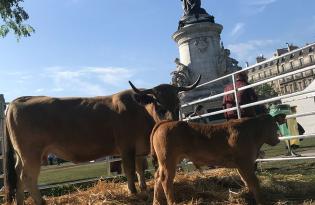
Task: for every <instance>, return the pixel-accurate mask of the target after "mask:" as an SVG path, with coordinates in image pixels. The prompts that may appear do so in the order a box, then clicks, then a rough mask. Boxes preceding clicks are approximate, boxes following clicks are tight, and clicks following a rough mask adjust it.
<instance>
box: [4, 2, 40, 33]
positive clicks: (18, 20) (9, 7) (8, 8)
mask: <svg viewBox="0 0 315 205" xmlns="http://www.w3.org/2000/svg"><path fill="white" fill-rule="evenodd" d="M22 2H23V0H0V16H1V19H2V23H1V24H0V36H1V37H5V36H6V35H7V34H8V33H9V32H10V31H13V32H14V34H15V35H16V37H17V38H18V39H19V38H21V37H28V36H30V35H31V33H33V32H34V31H35V30H34V28H33V27H32V26H30V25H28V24H25V23H24V22H25V21H26V20H27V19H28V18H29V16H28V14H27V13H26V11H25V10H24V9H23V7H21V6H20V4H21V3H22Z"/></svg>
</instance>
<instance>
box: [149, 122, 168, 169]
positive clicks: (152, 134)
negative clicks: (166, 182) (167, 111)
mask: <svg viewBox="0 0 315 205" xmlns="http://www.w3.org/2000/svg"><path fill="white" fill-rule="evenodd" d="M167 122H170V120H165V121H161V122H159V123H157V124H155V126H154V127H153V129H152V132H151V136H150V143H151V157H152V163H153V166H154V168H155V170H157V168H158V161H157V156H156V152H155V149H154V145H153V137H154V134H155V132H156V130H157V129H158V128H159V127H160V126H161V125H162V124H164V123H167Z"/></svg>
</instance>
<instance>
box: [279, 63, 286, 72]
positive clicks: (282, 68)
mask: <svg viewBox="0 0 315 205" xmlns="http://www.w3.org/2000/svg"><path fill="white" fill-rule="evenodd" d="M284 70H285V66H284V64H281V71H280V72H281V73H283V72H284Z"/></svg>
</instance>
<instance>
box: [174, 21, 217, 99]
mask: <svg viewBox="0 0 315 205" xmlns="http://www.w3.org/2000/svg"><path fill="white" fill-rule="evenodd" d="M222 29H223V26H222V25H220V24H217V23H212V22H198V23H192V24H188V25H185V26H184V27H181V28H179V30H178V31H176V32H175V33H174V34H173V39H174V40H175V41H176V42H177V44H178V47H179V54H180V62H181V63H182V64H184V65H186V66H187V67H188V68H189V72H190V80H191V82H194V81H195V80H196V79H197V77H198V75H199V74H200V75H201V76H202V78H201V83H205V82H208V81H211V80H213V79H216V78H218V77H219V76H221V75H220V69H221V66H219V65H220V62H221V61H223V59H220V58H221V57H222V53H221V52H222V46H221V37H220V34H221V32H222ZM201 83H200V84H201ZM218 87H219V85H217V86H214V87H213V86H212V87H209V86H204V87H202V88H198V89H196V90H194V91H193V92H190V93H189V92H188V93H185V94H184V96H183V97H182V101H183V102H188V101H192V100H196V99H198V98H202V97H206V96H209V95H211V93H212V94H213V93H215V92H216V90H217V88H218ZM221 89H222V85H221Z"/></svg>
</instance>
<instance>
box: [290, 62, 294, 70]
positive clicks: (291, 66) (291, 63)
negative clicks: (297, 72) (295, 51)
mask: <svg viewBox="0 0 315 205" xmlns="http://www.w3.org/2000/svg"><path fill="white" fill-rule="evenodd" d="M290 68H291V69H293V68H294V65H293V61H290Z"/></svg>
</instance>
